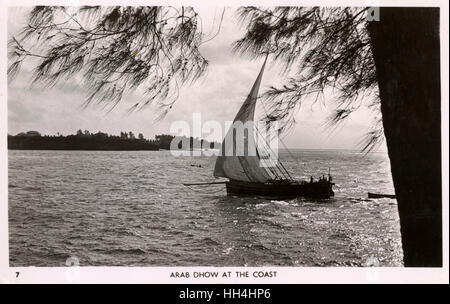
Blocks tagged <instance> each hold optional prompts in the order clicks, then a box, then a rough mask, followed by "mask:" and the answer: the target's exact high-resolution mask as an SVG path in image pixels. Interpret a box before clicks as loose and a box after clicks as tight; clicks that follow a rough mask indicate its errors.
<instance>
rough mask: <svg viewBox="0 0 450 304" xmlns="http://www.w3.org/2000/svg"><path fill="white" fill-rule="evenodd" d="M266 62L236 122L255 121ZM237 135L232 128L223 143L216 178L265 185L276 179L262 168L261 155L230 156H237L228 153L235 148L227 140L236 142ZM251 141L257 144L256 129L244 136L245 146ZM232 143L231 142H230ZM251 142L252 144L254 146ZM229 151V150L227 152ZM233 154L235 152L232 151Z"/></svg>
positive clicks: (266, 169)
mask: <svg viewBox="0 0 450 304" xmlns="http://www.w3.org/2000/svg"><path fill="white" fill-rule="evenodd" d="M266 61H267V57H266V60H265V61H264V64H263V66H262V67H261V71H260V72H259V75H258V78H256V81H255V83H254V84H253V87H252V89H251V91H250V94H249V95H248V97H247V99H246V100H245V102H244V104H243V105H242V107H241V108H240V110H239V112H238V113H237V115H236V117H235V118H234V121H233V123H234V122H242V123H243V124H245V123H246V122H249V121H250V122H251V121H253V118H254V115H255V107H256V100H257V97H258V91H259V86H260V84H261V78H262V75H263V72H264V67H265V65H266ZM235 137H236V134H235V131H234V130H233V128H230V130H229V131H228V133H227V135H226V136H225V139H224V141H223V142H222V153H221V155H220V156H218V157H217V160H216V165H215V168H214V176H215V177H227V178H229V179H230V180H237V181H245V182H258V183H265V182H268V181H270V180H273V179H274V177H275V176H274V174H273V173H272V171H271V169H270V168H269V167H264V166H261V163H264V162H265V161H264V160H262V161H260V157H259V153H257V154H256V155H255V156H250V155H247V154H248V153H245V155H244V156H228V155H235V153H227V152H230V149H233V146H234V145H233V146H231V147H230V146H228V147H227V145H226V142H227V138H228V139H230V138H231V139H232V142H233V143H235V142H236V138H235ZM249 141H252V142H253V143H255V134H254V128H249V129H248V133H247V136H244V146H245V147H248V143H249ZM228 142H230V141H228ZM252 142H251V144H252ZM227 149H228V150H227ZM231 152H233V151H231Z"/></svg>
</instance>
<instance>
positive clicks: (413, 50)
mask: <svg viewBox="0 0 450 304" xmlns="http://www.w3.org/2000/svg"><path fill="white" fill-rule="evenodd" d="M368 29H369V33H370V37H371V43H372V52H373V56H374V60H375V65H376V69H377V71H376V72H377V78H378V86H379V92H380V99H381V112H382V115H383V127H384V133H385V136H386V143H387V147H388V153H389V158H390V161H391V171H392V179H393V181H394V187H395V192H396V196H397V202H398V211H399V215H400V226H401V235H402V245H403V252H404V265H405V266H422V267H442V188H441V187H442V178H441V107H440V105H441V89H440V41H439V8H380V20H379V21H372V22H370V23H369V28H368Z"/></svg>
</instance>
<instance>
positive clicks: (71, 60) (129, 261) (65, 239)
mask: <svg viewBox="0 0 450 304" xmlns="http://www.w3.org/2000/svg"><path fill="white" fill-rule="evenodd" d="M427 3H428V2H427ZM427 3H425V2H423V6H418V5H410V6H405V5H403V6H398V7H392V6H388V5H387V4H386V5H383V4H384V3H383V2H380V3H378V4H376V5H377V6H369V2H367V1H366V2H364V1H361V3H359V4H357V5H348V6H347V5H345V4H342V2H336V4H339V5H333V4H330V2H327V3H326V4H327V5H324V4H323V3H321V2H320V1H318V2H317V4H315V5H311V2H308V3H306V2H305V3H302V2H301V1H298V2H297V3H296V4H295V5H294V4H293V3H292V2H289V3H288V4H287V3H284V2H282V1H281V2H279V3H278V2H273V1H272V2H270V3H264V4H261V5H260V4H258V3H253V2H249V3H246V2H245V1H241V2H238V1H234V2H233V5H229V4H227V3H226V2H220V1H219V2H217V3H212V2H211V3H202V2H200V1H199V4H198V5H195V3H194V4H193V3H183V2H182V1H178V2H171V3H170V4H169V3H168V4H164V5H163V4H161V3H156V4H155V3H152V2H151V1H148V3H147V2H143V1H140V2H136V3H134V2H133V1H129V2H123V3H122V4H120V5H110V4H106V3H102V2H101V1H62V2H61V3H58V4H56V3H55V5H44V6H42V5H39V3H37V2H33V1H26V2H24V3H21V2H20V1H19V2H14V3H12V2H7V4H5V5H2V8H1V9H2V11H3V12H2V16H3V17H5V18H6V19H5V20H4V22H3V23H4V25H5V26H6V30H5V33H4V35H5V36H2V40H1V44H2V49H4V53H2V54H4V57H5V58H4V61H5V66H3V65H2V74H3V76H2V81H3V80H4V87H2V89H3V88H4V89H5V90H6V92H7V93H6V94H4V93H3V91H2V92H1V94H2V95H1V98H2V103H3V104H4V105H3V108H2V111H1V112H2V113H1V114H2V124H3V126H4V127H5V129H4V130H5V131H4V132H3V133H5V134H4V137H3V138H4V140H3V142H4V146H2V149H3V150H2V157H3V158H2V162H4V164H3V167H2V175H3V177H2V179H1V182H2V195H3V196H2V200H1V201H2V206H1V208H2V213H3V211H5V213H4V214H2V218H1V228H0V230H1V232H2V239H1V240H2V247H4V249H2V250H3V251H2V254H1V258H2V261H1V263H2V265H5V266H2V268H4V270H2V273H4V275H1V276H3V277H1V278H0V281H2V282H5V283H20V279H21V275H23V276H25V277H27V275H26V272H27V271H28V270H27V269H29V271H36V273H39V271H40V269H42V271H51V269H71V270H73V269H75V268H76V269H79V271H80V272H81V274H82V276H81V279H80V273H75V277H73V276H72V277H71V276H70V275H69V276H67V275H66V276H64V275H63V276H61V277H59V278H58V279H55V280H56V281H61V282H66V281H67V282H69V281H74V282H81V281H83V280H85V279H88V278H87V277H86V275H84V274H83V270H84V269H92V270H93V271H97V270H98V271H101V272H102V273H103V274H102V277H103V278H105V277H108V269H110V268H109V267H117V266H119V268H118V269H119V270H118V271H120V269H124V270H125V269H126V270H127V271H130V273H132V272H133V269H136V270H137V269H141V268H142V269H144V270H145V271H149V273H151V272H152V271H153V270H155V269H159V270H158V271H160V272H158V273H159V275H158V276H159V277H158V278H155V277H152V280H153V281H152V282H159V280H160V281H161V282H169V283H178V282H186V281H189V280H191V281H189V282H192V283H195V282H196V281H195V279H196V278H198V279H202V280H206V282H215V283H217V282H226V281H227V279H228V280H235V281H239V280H243V281H242V282H243V283H246V281H245V278H244V276H243V275H242V273H241V274H240V275H238V276H237V277H236V275H237V273H236V274H234V271H232V270H233V269H239V271H245V270H246V269H248V270H251V271H249V272H248V273H249V275H248V279H247V280H248V282H249V283H250V282H253V281H252V280H258V279H261V280H264V282H268V283H271V282H274V283H276V282H299V281H298V280H300V278H301V277H302V273H301V271H302V269H305V271H306V270H307V271H312V272H314V271H316V269H317V271H327V270H330V269H331V270H336V269H342V271H350V272H348V273H346V275H347V276H349V278H348V280H349V281H352V277H351V276H352V272H351V271H353V270H355V271H357V270H358V269H360V270H362V269H371V271H372V270H376V272H370V273H371V274H374V276H375V277H373V276H372V277H370V275H366V276H365V275H364V274H360V275H359V277H358V278H360V279H358V280H360V281H358V282H359V283H379V282H382V281H383V280H386V282H387V281H389V280H397V277H398V278H399V279H398V281H401V279H400V276H401V275H402V271H403V270H405V269H407V268H408V269H412V270H417V271H420V270H423V269H425V268H426V269H430V271H434V272H433V275H430V276H429V277H427V276H420V275H419V273H418V275H417V276H414V275H413V276H411V275H409V277H408V279H404V281H408V280H409V281H411V282H416V283H417V282H418V283H432V282H437V283H445V282H446V283H448V4H447V3H444V2H440V1H434V2H433V1H431V2H430V4H427ZM444 16H446V18H445V21H444ZM3 38H4V39H3ZM444 47H445V48H446V49H447V52H445V53H444V52H443V51H442V50H443V49H444ZM3 190H4V192H3ZM3 198H4V199H5V200H4V199H3ZM186 267H189V269H190V270H189V269H187V268H186ZM197 267H199V268H202V269H204V267H213V268H211V269H214V271H213V270H211V269H210V270H208V271H205V272H203V271H202V272H200V271H198V272H197V271H196V270H195V269H196V268H197ZM208 269H209V268H208ZM378 270H379V271H380V272H378ZM384 270H386V271H392V272H393V273H395V275H392V276H389V275H384V276H383V271H384ZM283 271H285V272H283ZM227 272H228V277H227V276H226V275H225V274H226V273H227ZM231 272H233V273H232V274H231V276H230V273H231ZM222 273H223V274H222ZM283 273H286V274H285V275H283ZM287 273H289V274H287ZM321 273H324V274H325V272H321ZM72 274H73V273H72ZM334 274H335V273H334ZM38 277H39V276H38V275H36V277H33V278H31V275H29V276H28V278H23V280H30V281H33V282H39V279H36V278H38ZM364 277H368V279H367V281H364V279H363V278H364ZM112 278H114V275H111V276H110V278H109V279H112ZM355 278H356V277H354V278H353V280H356V279H355ZM361 278H362V279H361ZM371 278H372V281H370V279H371ZM42 279H43V280H44V281H45V280H50V278H49V277H47V276H46V277H45V278H42ZM208 279H210V281H208ZM297 279H298V280H297ZM322 279H323V282H327V280H331V281H333V282H338V281H339V278H338V277H336V278H334V279H333V276H331V277H327V276H326V275H323V276H321V279H320V280H322ZM36 280H37V281H36ZM93 280H94V279H93ZM117 280H121V281H123V280H124V278H123V277H122V278H117ZM155 280H156V281H155ZM377 280H379V281H377ZM100 281H101V279H99V282H100ZM144 281H145V279H144ZM301 281H302V282H308V279H307V278H306V277H303V279H301ZM261 282H262V281H261Z"/></svg>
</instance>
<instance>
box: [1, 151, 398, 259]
mask: <svg viewBox="0 0 450 304" xmlns="http://www.w3.org/2000/svg"><path fill="white" fill-rule="evenodd" d="M294 155H295V157H296V158H298V159H295V160H291V159H290V158H288V155H284V154H283V153H281V157H282V158H284V160H285V161H284V163H285V166H286V167H287V168H288V170H290V171H291V172H292V174H293V175H295V176H305V177H309V176H311V175H314V176H316V177H318V176H320V175H321V174H326V173H327V172H328V167H330V168H331V171H332V173H333V177H334V181H335V182H336V187H335V189H336V191H335V192H336V197H335V198H333V199H330V200H314V201H311V200H307V199H301V198H299V199H294V200H283V201H278V200H266V199H263V198H248V197H246V198H241V197H233V196H226V194H225V191H224V189H223V185H215V186H211V188H208V191H205V193H198V192H195V191H191V190H190V189H188V188H186V187H183V186H182V183H183V182H186V181H210V180H211V178H212V177H211V172H212V170H213V166H214V160H213V159H210V158H206V157H199V158H196V160H195V161H196V163H198V164H199V165H201V166H202V167H203V168H202V170H198V168H197V167H192V166H190V163H191V162H192V160H191V159H190V158H186V157H184V158H175V157H172V156H171V155H170V153H165V152H163V151H160V152H151V151H145V152H125V151H124V152H92V151H18V150H14V151H9V153H8V156H9V234H10V242H9V246H10V248H9V249H10V265H11V266H62V265H65V261H66V259H68V258H73V257H75V258H77V260H78V261H79V263H80V265H82V266H86V265H96V266H98V265H106V266H114V265H130V266H156V265H158V266H159V265H170V266H173V265H186V266H190V265H205V266H261V265H281V266H364V265H366V263H367V261H368V259H370V260H371V261H372V260H373V259H376V260H377V261H378V262H379V264H380V265H381V266H400V265H401V246H400V233H399V222H398V215H397V206H396V202H395V200H391V199H377V200H374V199H368V198H367V192H383V193H393V186H392V182H391V179H390V173H389V162H388V159H387V155H385V154H382V153H373V154H368V155H366V156H365V157H362V156H361V155H360V154H355V153H353V152H348V151H320V153H319V152H317V151H301V150H300V151H295V152H294ZM299 161H300V162H301V163H303V164H304V165H302V167H301V168H299V167H298V163H299ZM81 164H82V165H81ZM37 177H39V178H37Z"/></svg>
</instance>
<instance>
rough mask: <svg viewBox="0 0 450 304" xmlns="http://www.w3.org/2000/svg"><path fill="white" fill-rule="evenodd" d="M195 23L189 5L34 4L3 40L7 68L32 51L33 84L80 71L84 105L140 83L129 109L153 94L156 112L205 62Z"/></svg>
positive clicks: (110, 101) (115, 97)
mask: <svg viewBox="0 0 450 304" xmlns="http://www.w3.org/2000/svg"><path fill="white" fill-rule="evenodd" d="M197 22H198V15H197V13H196V12H195V11H194V10H193V9H192V8H191V7H181V8H175V7H157V6H149V7H99V6H84V7H80V8H67V7H53V6H38V7H34V8H33V9H32V11H31V13H30V14H29V17H28V24H27V25H26V26H25V28H24V29H23V31H22V32H21V33H20V35H19V36H18V37H13V38H12V39H11V41H10V42H9V60H10V62H11V64H10V66H9V68H8V75H9V76H10V79H11V78H13V77H14V76H15V75H16V73H17V72H18V71H19V69H20V67H21V65H22V63H23V62H24V60H25V59H27V58H29V57H34V58H36V60H37V66H36V68H35V70H34V73H33V83H40V84H43V85H46V86H53V85H55V84H56V83H58V82H60V81H64V80H68V79H70V77H72V76H73V75H75V74H77V73H81V75H82V76H83V77H82V78H83V79H84V80H85V83H84V85H85V87H86V90H87V92H88V94H87V99H86V102H85V105H86V106H87V105H89V104H92V103H94V104H99V103H105V104H107V107H109V109H110V110H111V109H113V108H114V107H115V106H116V105H117V104H118V102H119V101H120V100H121V99H122V97H123V95H124V93H126V92H127V91H131V90H135V89H136V88H138V87H142V88H143V89H144V91H145V94H144V97H143V99H142V100H141V101H140V102H139V103H138V104H135V105H134V106H133V107H132V108H131V110H137V109H140V108H142V107H144V106H146V105H148V104H151V103H153V102H155V101H156V102H157V103H158V105H160V106H162V107H163V111H162V112H163V113H164V112H165V111H167V108H170V107H171V105H172V104H173V103H174V102H175V100H176V99H177V97H178V91H179V86H180V85H182V84H184V83H189V82H191V81H193V80H195V79H197V78H199V77H200V76H201V75H202V74H203V72H204V71H205V69H206V68H207V65H208V62H207V60H206V59H205V58H204V57H203V56H202V55H201V54H200V52H199V50H198V46H199V45H200V43H201V42H202V39H203V35H202V32H201V31H200V30H199V27H198V25H197Z"/></svg>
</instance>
